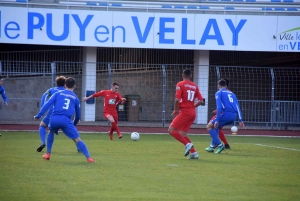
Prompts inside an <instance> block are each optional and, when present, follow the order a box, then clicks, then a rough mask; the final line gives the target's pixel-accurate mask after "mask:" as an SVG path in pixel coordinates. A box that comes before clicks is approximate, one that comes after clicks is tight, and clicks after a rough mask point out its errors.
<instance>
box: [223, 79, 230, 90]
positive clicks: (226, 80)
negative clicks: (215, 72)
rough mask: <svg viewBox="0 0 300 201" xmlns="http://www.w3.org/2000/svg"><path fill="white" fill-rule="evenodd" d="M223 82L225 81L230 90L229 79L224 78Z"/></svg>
mask: <svg viewBox="0 0 300 201" xmlns="http://www.w3.org/2000/svg"><path fill="white" fill-rule="evenodd" d="M221 80H225V82H226V86H227V88H228V87H229V79H228V78H222V79H221Z"/></svg>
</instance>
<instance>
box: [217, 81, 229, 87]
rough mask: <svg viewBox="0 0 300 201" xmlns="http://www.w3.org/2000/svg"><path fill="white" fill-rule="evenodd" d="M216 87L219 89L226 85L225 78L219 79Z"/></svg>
mask: <svg viewBox="0 0 300 201" xmlns="http://www.w3.org/2000/svg"><path fill="white" fill-rule="evenodd" d="M218 87H219V89H222V88H226V87H227V85H226V81H225V80H219V82H218Z"/></svg>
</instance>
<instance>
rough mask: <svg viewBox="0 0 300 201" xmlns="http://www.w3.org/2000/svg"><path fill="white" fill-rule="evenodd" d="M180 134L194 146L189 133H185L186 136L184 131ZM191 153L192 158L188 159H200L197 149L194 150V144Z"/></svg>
mask: <svg viewBox="0 0 300 201" xmlns="http://www.w3.org/2000/svg"><path fill="white" fill-rule="evenodd" d="M180 133H181V134H183V136H184V138H185V139H186V140H187V141H188V142H189V143H191V144H193V143H192V141H191V140H190V138H189V137H188V136H187V133H186V132H184V133H185V134H184V133H183V131H180ZM190 152H191V154H190V156H189V157H188V159H198V158H199V154H198V153H197V151H196V149H195V148H194V144H193V147H192V148H191V150H190Z"/></svg>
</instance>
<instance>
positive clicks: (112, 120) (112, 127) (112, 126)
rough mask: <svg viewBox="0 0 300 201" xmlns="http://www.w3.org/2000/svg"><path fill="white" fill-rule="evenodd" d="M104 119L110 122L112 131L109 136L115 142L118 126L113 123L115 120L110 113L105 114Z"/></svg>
mask: <svg viewBox="0 0 300 201" xmlns="http://www.w3.org/2000/svg"><path fill="white" fill-rule="evenodd" d="M104 117H105V118H106V119H107V120H108V121H109V122H110V131H109V133H108V134H109V138H110V140H113V139H114V136H113V133H114V131H115V129H116V126H115V125H116V124H113V123H115V120H114V118H113V116H112V115H111V114H109V113H104Z"/></svg>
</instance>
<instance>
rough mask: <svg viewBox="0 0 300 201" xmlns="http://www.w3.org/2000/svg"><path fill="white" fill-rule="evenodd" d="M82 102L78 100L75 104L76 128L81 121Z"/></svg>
mask: <svg viewBox="0 0 300 201" xmlns="http://www.w3.org/2000/svg"><path fill="white" fill-rule="evenodd" d="M80 115H81V114H80V102H79V100H78V99H76V103H75V119H74V126H76V125H77V123H78V122H79V120H80Z"/></svg>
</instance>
